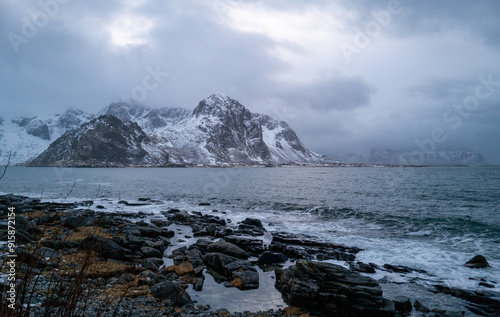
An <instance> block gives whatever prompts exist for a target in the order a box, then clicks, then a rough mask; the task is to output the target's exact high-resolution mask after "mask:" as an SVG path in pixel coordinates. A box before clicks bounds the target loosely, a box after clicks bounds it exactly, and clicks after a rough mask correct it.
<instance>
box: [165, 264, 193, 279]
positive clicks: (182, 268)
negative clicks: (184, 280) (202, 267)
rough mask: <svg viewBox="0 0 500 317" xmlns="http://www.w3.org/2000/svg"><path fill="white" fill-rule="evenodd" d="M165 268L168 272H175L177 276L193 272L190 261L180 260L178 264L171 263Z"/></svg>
mask: <svg viewBox="0 0 500 317" xmlns="http://www.w3.org/2000/svg"><path fill="white" fill-rule="evenodd" d="M165 270H166V271H168V272H175V274H177V275H179V276H182V275H191V274H194V268H193V265H192V264H191V263H190V262H182V263H181V264H179V265H171V266H169V267H166V268H165Z"/></svg>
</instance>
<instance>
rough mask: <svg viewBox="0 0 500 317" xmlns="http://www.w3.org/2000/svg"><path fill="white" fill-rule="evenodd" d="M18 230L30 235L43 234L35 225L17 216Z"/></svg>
mask: <svg viewBox="0 0 500 317" xmlns="http://www.w3.org/2000/svg"><path fill="white" fill-rule="evenodd" d="M16 230H22V231H26V232H27V233H29V234H39V233H42V230H40V228H38V226H37V225H36V224H35V223H33V222H32V221H30V220H29V219H28V218H26V217H24V216H21V215H16Z"/></svg>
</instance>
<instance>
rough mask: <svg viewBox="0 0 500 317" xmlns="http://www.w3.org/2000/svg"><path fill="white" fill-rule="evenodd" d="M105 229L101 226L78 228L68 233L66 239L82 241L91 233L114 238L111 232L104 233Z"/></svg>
mask: <svg viewBox="0 0 500 317" xmlns="http://www.w3.org/2000/svg"><path fill="white" fill-rule="evenodd" d="M103 230H104V228H103V227H99V226H91V227H80V228H76V229H75V232H74V233H72V234H70V235H68V237H67V238H66V240H68V241H76V242H82V241H83V240H85V238H86V237H88V236H89V235H91V234H93V235H96V236H101V237H104V238H108V239H113V236H112V235H110V234H109V233H103V232H102V231H103Z"/></svg>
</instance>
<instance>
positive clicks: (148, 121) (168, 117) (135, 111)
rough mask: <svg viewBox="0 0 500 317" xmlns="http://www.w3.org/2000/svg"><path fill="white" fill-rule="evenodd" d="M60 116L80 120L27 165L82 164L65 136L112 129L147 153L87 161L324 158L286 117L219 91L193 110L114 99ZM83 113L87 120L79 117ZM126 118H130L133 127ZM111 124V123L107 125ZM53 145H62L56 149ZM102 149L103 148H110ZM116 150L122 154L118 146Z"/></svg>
mask: <svg viewBox="0 0 500 317" xmlns="http://www.w3.org/2000/svg"><path fill="white" fill-rule="evenodd" d="M103 116H104V117H103ZM106 116H110V117H113V118H116V119H117V120H120V121H121V122H122V123H123V124H125V126H129V129H128V130H127V129H125V128H124V127H123V126H121V124H119V123H117V122H116V121H115V120H114V119H110V118H107V117H106ZM60 117H65V122H66V123H67V124H66V126H70V127H74V125H75V124H76V123H77V122H81V121H83V124H82V125H81V126H79V127H77V128H75V129H73V130H69V131H77V132H74V133H73V134H71V133H69V134H67V133H68V132H69V131H67V132H66V133H64V134H63V133H59V134H60V135H61V136H60V137H59V138H62V137H63V136H64V142H63V141H60V140H59V139H58V140H56V141H58V142H53V144H54V143H55V145H54V146H52V144H51V145H50V146H47V149H46V150H45V151H43V153H41V154H40V155H39V156H38V157H37V158H36V159H34V160H33V161H32V163H30V164H29V165H32V166H34V165H36V166H42V165H44V164H45V165H51V166H64V165H78V166H82V165H85V160H84V157H82V156H81V155H80V154H79V152H78V151H73V152H67V151H66V150H67V148H68V147H70V148H73V149H75V145H74V144H75V143H74V142H75V140H70V139H71V138H73V139H79V140H86V141H85V142H87V143H89V144H93V145H95V146H97V143H99V142H97V140H98V139H99V138H100V139H101V141H102V142H104V141H105V139H104V138H103V135H105V134H109V133H114V132H116V131H115V130H117V131H122V132H124V133H125V135H124V136H123V137H124V138H125V139H126V140H128V141H127V142H129V143H130V144H131V147H132V148H133V149H135V150H136V151H139V152H141V151H142V150H144V151H146V152H147V154H145V155H144V156H143V157H136V158H135V159H132V160H130V161H121V160H118V159H117V158H116V157H114V158H113V159H111V161H109V162H104V161H102V160H94V161H92V160H90V158H89V157H87V161H88V164H89V165H91V166H105V165H106V164H107V163H109V164H111V165H120V164H121V165H141V166H168V165H199V164H208V165H226V164H251V165H254V164H260V165H262V164H288V163H291V164H301V163H320V162H323V161H324V159H325V157H323V156H321V155H319V154H316V153H314V152H311V151H309V150H308V149H306V148H305V146H304V145H303V144H302V142H301V141H300V139H299V138H298V136H297V135H296V133H295V132H294V131H293V130H292V129H291V128H290V126H289V125H288V124H287V123H286V122H284V121H278V120H275V119H273V118H271V117H269V116H267V115H263V114H258V113H252V112H251V111H250V110H248V109H247V108H246V107H245V106H243V105H242V104H241V103H239V102H238V101H237V100H234V99H232V98H230V97H229V96H227V95H225V94H223V93H215V94H212V95H210V96H209V97H207V98H205V99H203V100H202V101H200V103H199V104H198V106H197V107H195V109H194V110H193V111H189V110H187V109H183V108H150V107H145V106H142V105H139V104H134V103H124V102H117V103H112V104H110V105H108V106H106V107H104V108H103V109H102V110H101V111H99V112H98V116H97V117H96V116H95V115H90V114H85V113H84V112H83V111H81V110H78V109H70V110H68V111H67V112H66V113H65V114H64V115H63V116H60ZM82 117H84V118H86V119H87V121H86V122H85V120H82V119H81V118H82ZM79 120H80V121H79ZM88 120H92V122H93V124H94V125H96V124H97V125H99V127H100V128H98V129H97V130H98V131H94V130H96V129H89V128H86V127H87V126H86V124H88V123H89V122H90V121H88ZM53 121H54V120H52V121H51V122H50V123H51V124H52V125H55V126H58V127H59V128H60V130H58V131H59V132H61V129H62V127H63V126H62V125H57V124H54V122H53ZM128 122H134V123H135V126H134V128H132V126H130V123H128ZM112 125H115V126H114V127H110V126H112ZM47 127H48V126H47ZM82 127H83V128H82ZM109 129H111V130H112V131H111V130H109ZM113 129H114V130H113ZM49 130H50V129H49ZM24 132H25V133H27V131H24ZM137 133H144V135H146V136H147V139H146V138H143V139H142V141H140V142H139V141H138V140H135V139H134V134H137ZM54 135H57V134H55V133H52V136H54ZM96 135H97V136H99V137H96ZM143 141H144V142H143ZM82 142H83V141H82ZM102 142H101V143H102ZM113 142H115V143H116V144H113ZM113 142H112V144H111V145H110V147H112V148H115V149H122V148H123V146H124V143H123V140H121V141H119V140H118V139H117V138H114V139H113ZM104 143H105V142H104ZM58 144H59V145H61V146H62V147H66V148H57V146H56V145H58ZM63 144H64V146H63ZM70 144H71V146H69V145H70ZM101 150H102V151H104V152H106V151H107V150H109V149H108V148H101ZM89 151H90V152H91V153H94V156H96V155H97V152H95V149H94V148H92V147H91V148H90V149H89ZM117 153H121V155H125V153H124V152H123V151H122V152H120V151H118V152H117ZM141 153H142V152H141ZM42 154H43V155H42ZM165 158H168V159H165Z"/></svg>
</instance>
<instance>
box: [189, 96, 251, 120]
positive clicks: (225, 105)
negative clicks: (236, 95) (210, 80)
mask: <svg viewBox="0 0 500 317" xmlns="http://www.w3.org/2000/svg"><path fill="white" fill-rule="evenodd" d="M233 111H236V112H240V113H243V112H246V111H248V110H247V109H246V108H245V106H243V105H242V104H241V103H239V102H238V101H237V100H234V99H232V98H231V97H229V96H228V95H226V94H224V93H222V92H216V93H215V94H212V95H210V96H208V97H207V98H205V99H203V100H202V101H200V103H199V104H198V106H197V107H196V108H195V109H194V110H193V114H194V115H195V116H199V115H201V114H204V115H216V116H220V115H222V114H224V113H228V112H233Z"/></svg>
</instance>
